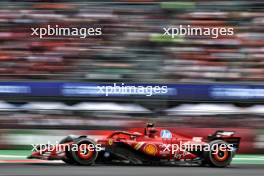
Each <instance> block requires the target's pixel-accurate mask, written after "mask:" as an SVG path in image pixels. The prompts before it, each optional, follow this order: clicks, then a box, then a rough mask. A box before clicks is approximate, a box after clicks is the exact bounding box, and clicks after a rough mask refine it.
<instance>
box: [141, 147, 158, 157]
mask: <svg viewBox="0 0 264 176" xmlns="http://www.w3.org/2000/svg"><path fill="white" fill-rule="evenodd" d="M144 152H145V153H147V154H149V155H153V156H154V155H156V153H157V147H156V146H155V145H153V144H147V145H146V146H145V148H144Z"/></svg>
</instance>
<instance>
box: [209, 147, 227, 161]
mask: <svg viewBox="0 0 264 176" xmlns="http://www.w3.org/2000/svg"><path fill="white" fill-rule="evenodd" d="M212 155H213V157H214V159H215V160H216V161H225V160H226V159H228V156H229V154H228V151H227V150H218V151H217V152H216V153H214V154H212Z"/></svg>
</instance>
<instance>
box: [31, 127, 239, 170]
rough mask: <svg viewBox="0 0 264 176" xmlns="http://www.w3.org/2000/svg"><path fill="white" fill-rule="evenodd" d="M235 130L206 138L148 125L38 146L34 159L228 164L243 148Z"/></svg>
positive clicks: (162, 163)
mask: <svg viewBox="0 0 264 176" xmlns="http://www.w3.org/2000/svg"><path fill="white" fill-rule="evenodd" d="M239 143H240V137H236V136H234V132H232V131H216V132H215V133H214V134H212V135H208V136H207V137H206V138H201V137H189V138H188V137H184V136H180V135H178V134H176V133H172V132H171V131H170V130H168V129H164V128H155V127H154V124H147V126H146V128H145V129H144V133H139V132H137V131H132V132H129V131H115V132H113V133H112V134H110V135H109V136H106V137H105V138H104V139H100V140H97V141H94V140H92V139H90V138H87V137H86V136H71V135H70V136H67V137H65V138H64V139H62V140H61V141H60V143H58V144H56V145H45V146H37V147H35V149H34V151H33V152H32V154H31V155H30V156H29V157H28V158H30V159H33V158H34V159H44V160H62V161H64V162H65V163H67V164H76V165H92V164H94V163H103V164H133V165H177V164H189V165H190V164H191V165H193V164H194V165H195V164H198V165H200V166H212V167H226V166H228V165H230V163H231V161H232V158H233V157H234V155H235V153H236V151H237V150H238V148H239Z"/></svg>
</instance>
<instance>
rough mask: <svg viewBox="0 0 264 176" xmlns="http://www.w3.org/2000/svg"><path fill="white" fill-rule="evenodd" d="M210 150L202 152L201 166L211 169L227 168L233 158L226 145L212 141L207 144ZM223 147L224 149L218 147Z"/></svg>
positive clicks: (232, 153)
mask: <svg viewBox="0 0 264 176" xmlns="http://www.w3.org/2000/svg"><path fill="white" fill-rule="evenodd" d="M209 145H210V150H209V151H204V160H203V163H202V164H203V165H205V164H208V165H210V166H212V167H227V166H228V165H229V164H230V163H231V161H232V158H233V156H234V152H233V151H230V150H229V148H228V143H226V142H225V141H222V140H214V141H211V142H210V143H209ZM220 146H225V147H220Z"/></svg>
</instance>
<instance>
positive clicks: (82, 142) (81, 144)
mask: <svg viewBox="0 0 264 176" xmlns="http://www.w3.org/2000/svg"><path fill="white" fill-rule="evenodd" d="M73 144H74V145H73V147H72V149H71V152H70V153H71V155H72V158H73V159H74V161H75V162H76V163H77V164H79V165H86V166H89V165H92V164H94V162H95V160H96V158H97V156H98V151H96V143H95V142H94V141H93V140H91V139H88V138H78V139H75V140H74V143H73ZM76 146H77V147H78V148H76ZM73 148H75V149H73ZM76 149H77V150H76Z"/></svg>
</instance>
